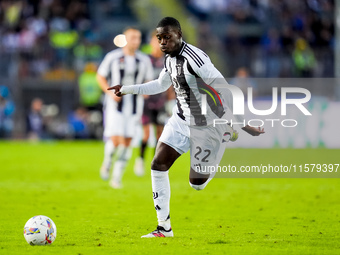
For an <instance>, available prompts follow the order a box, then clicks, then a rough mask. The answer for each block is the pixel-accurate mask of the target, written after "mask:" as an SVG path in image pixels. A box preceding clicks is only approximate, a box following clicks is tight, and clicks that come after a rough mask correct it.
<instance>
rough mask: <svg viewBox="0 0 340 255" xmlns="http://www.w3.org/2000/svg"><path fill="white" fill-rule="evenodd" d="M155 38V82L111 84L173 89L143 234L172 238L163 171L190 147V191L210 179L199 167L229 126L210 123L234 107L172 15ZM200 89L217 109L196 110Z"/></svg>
mask: <svg viewBox="0 0 340 255" xmlns="http://www.w3.org/2000/svg"><path fill="white" fill-rule="evenodd" d="M157 38H158V42H159V44H160V48H161V50H162V51H163V52H164V53H166V58H165V63H164V68H163V70H162V72H161V74H160V76H159V78H158V80H154V81H151V82H148V83H144V84H139V85H134V86H121V85H116V86H113V87H112V88H110V90H114V91H115V94H116V95H117V96H122V95H125V94H156V93H160V92H162V91H165V90H166V89H167V88H168V87H170V86H171V85H173V86H174V89H175V92H176V99H177V106H175V107H174V110H173V115H172V117H171V118H170V120H169V121H168V123H167V124H166V126H165V128H164V131H163V133H162V135H161V137H160V139H159V142H158V144H157V147H156V153H155V156H154V158H153V161H152V163H151V179H152V191H153V199H154V206H155V209H156V212H157V218H158V226H157V229H156V230H155V231H153V232H151V233H149V234H147V235H145V236H142V237H147V238H148V237H172V236H173V231H172V228H171V224H170V216H169V215H170V214H169V213H170V208H169V202H170V182H169V176H168V170H169V168H170V167H171V165H172V164H173V163H174V162H175V160H176V159H177V158H178V157H179V156H180V155H181V154H183V153H185V152H186V151H188V150H189V149H190V174H189V182H190V185H191V187H193V188H194V189H196V190H202V189H204V188H205V186H206V185H207V184H208V182H209V181H210V180H211V179H212V178H213V177H214V174H215V172H211V173H209V172H208V173H207V172H204V171H202V170H201V169H204V166H208V165H209V164H210V165H216V164H218V163H219V162H220V160H221V158H222V156H223V152H224V150H225V144H226V143H225V142H226V140H228V139H230V137H232V134H233V129H232V128H231V127H230V126H229V125H227V124H225V125H218V126H216V127H213V125H212V119H214V118H221V117H222V116H224V115H225V110H226V109H227V108H229V109H230V110H233V104H232V94H231V92H230V91H229V90H228V89H227V90H226V91H227V93H226V92H224V90H223V92H222V91H221V89H220V88H221V85H225V87H229V88H230V87H231V85H229V84H228V83H227V82H226V81H225V79H224V78H223V76H222V75H221V73H220V72H219V71H218V70H217V69H216V68H215V67H214V65H213V64H212V63H211V61H210V59H209V57H208V56H207V55H206V54H205V53H204V52H203V51H201V50H200V49H198V48H196V47H195V46H193V45H190V44H187V43H186V42H184V41H183V40H182V31H181V26H180V23H179V22H178V21H177V20H176V19H175V18H172V17H166V18H163V19H162V20H161V21H160V22H159V23H158V25H157ZM200 81H203V82H204V83H203V84H202V82H200ZM202 89H203V90H202ZM204 90H205V91H208V92H209V93H207V94H210V95H213V94H214V95H215V96H216V95H218V97H217V98H216V100H218V102H220V103H221V105H219V106H218V107H217V108H216V107H214V105H213V104H209V107H208V106H207V107H206V108H207V109H206V110H207V114H206V115H203V114H200V113H201V110H202V107H203V105H202V102H203V100H201V99H202V95H203V93H201V92H200V91H204ZM220 92H221V93H220ZM215 93H216V94H215ZM216 100H215V101H216ZM216 102H217V101H216ZM237 116H238V115H236V116H235V117H237ZM239 118H240V117H239ZM238 120H239V119H238ZM242 129H243V130H244V131H246V132H247V133H249V134H251V135H253V136H258V135H260V134H262V133H264V130H263V129H261V128H260V127H259V128H255V127H251V126H248V125H247V126H244V127H243V128H242ZM193 133H194V134H193Z"/></svg>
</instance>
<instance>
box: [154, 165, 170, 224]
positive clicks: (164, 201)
mask: <svg viewBox="0 0 340 255" xmlns="http://www.w3.org/2000/svg"><path fill="white" fill-rule="evenodd" d="M151 180H152V193H153V202H154V205H155V209H156V212H157V219H158V225H159V226H162V227H164V228H165V229H166V230H169V229H170V228H171V224H170V217H169V215H170V214H169V213H170V182H169V171H157V170H153V169H151Z"/></svg>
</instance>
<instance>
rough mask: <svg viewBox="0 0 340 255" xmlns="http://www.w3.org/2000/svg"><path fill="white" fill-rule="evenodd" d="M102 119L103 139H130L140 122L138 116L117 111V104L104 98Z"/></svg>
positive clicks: (139, 116) (110, 99)
mask: <svg viewBox="0 0 340 255" xmlns="http://www.w3.org/2000/svg"><path fill="white" fill-rule="evenodd" d="M105 103H106V105H105V109H104V113H103V115H104V116H103V117H104V137H111V136H123V137H129V138H132V137H134V136H135V134H136V132H137V131H136V128H137V127H138V125H139V122H140V121H141V115H140V114H138V113H137V114H131V113H130V114H129V113H126V112H125V111H118V110H117V102H116V101H114V100H113V99H112V98H106V102H105Z"/></svg>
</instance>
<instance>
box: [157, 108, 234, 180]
mask: <svg viewBox="0 0 340 255" xmlns="http://www.w3.org/2000/svg"><path fill="white" fill-rule="evenodd" d="M232 132H233V130H232V128H231V127H230V126H229V125H227V124H225V125H216V127H213V126H212V125H211V126H193V127H189V126H188V125H186V124H185V122H184V121H183V120H181V119H180V118H179V117H177V116H176V115H175V114H174V115H173V116H172V117H171V118H170V119H169V121H168V123H167V124H166V125H165V127H164V130H163V133H162V135H161V137H160V138H159V141H161V142H162V143H165V144H167V145H169V146H170V147H172V148H173V149H175V150H176V151H177V152H178V153H179V154H183V153H185V152H187V151H188V150H189V149H190V166H191V168H192V169H194V170H195V171H196V172H199V173H202V174H209V172H207V170H209V169H211V167H210V166H216V165H217V164H219V163H220V161H221V159H222V156H223V154H224V151H225V148H226V144H227V142H228V141H229V139H230V137H231V135H232Z"/></svg>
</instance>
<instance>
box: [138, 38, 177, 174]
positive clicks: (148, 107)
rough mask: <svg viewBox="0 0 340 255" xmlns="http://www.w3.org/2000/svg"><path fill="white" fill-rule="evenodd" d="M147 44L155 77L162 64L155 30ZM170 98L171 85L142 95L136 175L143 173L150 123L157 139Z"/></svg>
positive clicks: (164, 119) (173, 97)
mask: <svg viewBox="0 0 340 255" xmlns="http://www.w3.org/2000/svg"><path fill="white" fill-rule="evenodd" d="M148 46H149V48H150V49H147V50H148V51H149V52H150V54H149V57H150V59H151V62H152V66H153V68H154V78H157V77H158V76H159V74H160V72H161V71H162V69H163V66H164V53H163V52H162V51H161V50H160V48H159V45H158V40H157V37H156V31H154V32H153V33H152V36H151V40H150V44H149V45H148ZM172 99H175V93H174V91H173V89H172V87H171V88H169V89H168V90H167V91H166V92H163V93H160V94H156V95H145V96H144V110H143V115H142V125H143V138H142V143H141V145H140V156H139V157H137V158H136V161H135V166H134V172H135V174H136V175H137V176H143V175H144V156H145V149H146V147H147V144H148V140H149V138H150V128H151V125H153V128H154V130H155V136H156V140H157V141H158V139H159V137H160V136H161V134H162V131H163V128H164V124H165V122H166V120H167V119H168V117H169V115H168V114H167V111H166V107H165V105H166V103H167V102H169V101H170V100H172ZM156 143H157V142H156Z"/></svg>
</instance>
